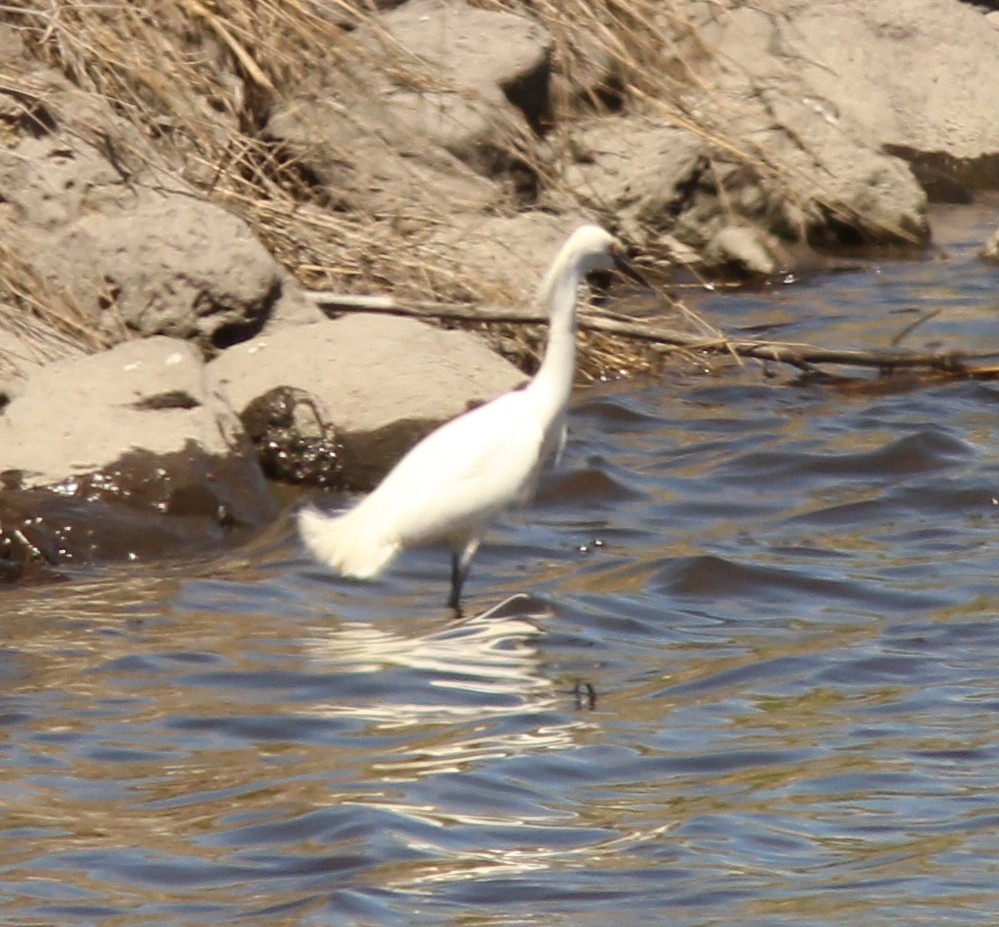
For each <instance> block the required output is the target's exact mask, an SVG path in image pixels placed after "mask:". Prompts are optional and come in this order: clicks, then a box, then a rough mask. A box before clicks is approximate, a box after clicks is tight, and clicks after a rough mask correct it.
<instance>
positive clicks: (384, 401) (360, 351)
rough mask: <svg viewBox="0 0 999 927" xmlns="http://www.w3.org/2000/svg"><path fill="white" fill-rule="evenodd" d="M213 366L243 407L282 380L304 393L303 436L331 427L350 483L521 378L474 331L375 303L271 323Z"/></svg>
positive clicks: (370, 480) (383, 468)
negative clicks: (300, 321)
mask: <svg viewBox="0 0 999 927" xmlns="http://www.w3.org/2000/svg"><path fill="white" fill-rule="evenodd" d="M208 370H209V374H210V376H211V378H212V382H213V384H215V385H216V386H217V388H218V389H219V390H220V391H222V392H223V393H224V394H225V395H226V397H227V398H228V400H229V402H230V404H231V405H232V407H233V408H234V409H237V410H239V411H240V412H244V411H245V410H246V409H247V408H248V407H250V406H251V404H252V403H254V401H256V400H258V399H259V397H261V396H265V395H267V394H269V393H271V391H272V390H274V389H275V388H276V387H285V388H289V389H293V390H296V391H302V392H304V393H306V394H308V396H309V397H311V402H312V406H309V408H308V412H307V411H306V409H305V407H304V406H300V405H299V403H300V402H301V394H300V393H298V392H296V394H295V400H296V407H295V410H294V419H293V420H294V421H300V422H302V423H303V424H304V425H305V427H303V428H302V429H301V431H300V433H299V434H300V437H301V444H300V446H301V447H302V448H307V447H308V445H309V439H310V436H312V438H313V439H314V440H321V441H328V440H329V435H331V434H332V435H335V436H336V441H337V442H338V443H339V445H340V446H341V447H342V449H343V450H342V457H341V459H342V461H343V468H344V469H343V474H344V481H345V484H346V485H348V486H350V487H351V488H356V489H367V488H370V487H371V486H373V485H374V484H375V483H377V482H378V480H379V479H380V478H381V477H382V476H383V475H384V474H385V473H386V472H387V471H388V470H389V469H390V468H391V466H392V465H393V464H394V463H395V462H396V461H397V460H398V459H399V458H400V457H401V456H402V455H403V454H404V453H405V452H406V451H407V450H408V449H409V448H410V447H411V446H412V445H413V444H415V443H416V441H418V440H419V439H420V438H421V437H423V435H425V434H427V433H428V432H429V431H431V430H432V429H433V428H435V427H436V426H437V425H439V424H441V423H442V422H444V421H447V420H448V419H450V418H453V417H454V416H455V415H458V414H459V413H461V412H464V411H465V410H466V409H467V408H469V407H470V406H473V405H476V404H478V403H481V402H483V401H486V400H489V399H491V398H493V396H495V395H498V394H499V393H501V392H505V391H506V390H509V389H511V388H513V387H514V386H516V385H518V384H519V383H521V382H523V380H524V377H523V375H522V374H521V373H520V372H519V371H518V370H517V369H516V368H514V367H513V366H512V365H511V364H509V363H507V362H506V361H505V360H503V359H502V358H500V357H498V356H497V355H496V354H494V353H493V352H492V351H491V350H490V349H489V348H488V347H487V346H486V345H485V344H484V343H483V342H482V341H481V340H480V339H478V338H476V337H475V336H474V335H470V334H467V333H465V332H458V331H443V330H441V329H438V328H433V327H431V326H429V325H426V324H424V323H422V322H418V321H415V320H413V319H405V318H393V317H388V316H378V315H372V314H369V313H360V314H351V315H347V316H344V317H342V318H340V319H337V320H335V321H328V322H322V323H319V324H317V325H300V326H288V327H286V328H281V329H279V330H277V331H273V332H267V333H265V334H263V335H260V336H259V337H257V338H254V339H253V340H252V341H250V342H246V343H243V344H239V345H236V346H234V347H232V348H230V349H229V350H227V351H225V352H224V353H223V354H221V355H220V356H219V357H217V358H216V359H215V360H213V361H212V362H211V363H210V364H209V365H208ZM313 408H314V409H315V410H317V411H318V414H319V419H320V420H319V422H318V423H317V422H316V421H315V420H314V419H313V418H312V416H311V410H312V409H313ZM288 420H289V421H292V419H288Z"/></svg>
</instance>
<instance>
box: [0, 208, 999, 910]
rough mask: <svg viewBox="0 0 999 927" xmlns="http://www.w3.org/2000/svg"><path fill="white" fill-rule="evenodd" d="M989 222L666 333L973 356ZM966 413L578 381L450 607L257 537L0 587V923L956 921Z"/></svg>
mask: <svg viewBox="0 0 999 927" xmlns="http://www.w3.org/2000/svg"><path fill="white" fill-rule="evenodd" d="M993 221H995V214H994V213H989V212H987V211H984V210H976V209H970V210H967V209H966V210H964V211H958V212H951V213H948V214H945V215H944V216H943V217H942V218H941V219H938V228H940V227H942V228H943V229H944V231H945V232H946V234H947V235H948V236H949V237H948V240H947V242H946V247H947V250H948V252H949V254H948V255H947V256H942V257H937V258H936V259H932V260H927V261H920V262H908V263H887V262H885V263H880V264H879V263H874V262H872V263H868V264H865V265H861V266H858V267H857V268H856V269H855V270H853V271H851V272H849V273H843V274H837V275H832V276H822V277H816V278H814V279H812V280H808V281H804V282H799V283H796V284H794V285H789V286H786V287H783V288H777V289H776V290H774V291H768V292H763V293H757V294H741V295H736V296H717V297H711V298H708V299H706V300H705V301H704V302H703V303H701V304H700V305H699V308H700V309H701V311H703V312H705V313H707V314H710V315H711V317H712V319H713V320H714V321H716V322H717V323H718V324H720V325H721V326H723V327H726V328H730V329H732V328H738V327H740V326H745V327H760V326H763V327H768V328H774V326H777V327H776V328H774V330H773V334H774V335H777V336H779V337H781V338H785V339H787V340H792V339H794V340H811V341H816V342H818V343H821V344H867V345H870V344H886V343H888V341H890V339H891V337H893V336H894V334H896V333H897V332H898V331H900V330H901V329H902V328H904V327H905V325H907V324H908V323H909V322H910V321H912V320H913V319H914V318H917V317H919V316H921V315H922V314H923V313H925V312H926V311H928V310H930V309H936V308H942V309H943V310H944V311H943V312H942V314H941V315H940V316H938V317H937V318H935V319H933V320H931V321H929V322H927V323H925V324H924V325H923V326H921V327H920V328H918V329H917V330H916V331H915V332H913V334H912V335H911V336H910V340H909V341H907V343H911V344H912V345H913V346H921V345H925V344H928V343H933V342H934V341H937V342H945V343H948V344H956V346H958V347H962V348H968V347H972V348H980V347H981V346H983V345H989V344H991V345H999V312H997V309H999V305H997V303H999V296H996V294H997V293H999V271H997V270H996V269H994V268H990V267H988V266H987V265H983V264H979V263H978V262H976V261H975V260H974V259H973V247H974V243H975V242H977V241H978V240H979V239H980V238H981V237H984V234H985V231H986V229H987V226H988V224H989V223H990V222H993ZM773 372H774V371H771V373H773ZM997 403H999V385H996V384H990V383H952V384H946V385H935V386H929V387H925V388H915V389H912V388H910V389H900V390H895V391H892V390H886V389H876V390H869V391H857V390H850V391H844V390H841V389H834V388H831V387H828V386H817V385H812V386H792V385H788V384H787V377H786V376H785V375H783V374H781V375H780V376H778V377H772V376H771V377H768V376H766V375H765V371H764V370H763V368H761V367H760V366H759V365H751V364H747V365H746V366H745V367H743V368H741V369H740V368H737V367H732V368H731V369H730V370H727V371H724V372H717V371H716V372H715V373H713V374H711V375H708V376H706V375H703V374H700V373H698V372H697V371H696V369H694V368H693V367H691V366H689V365H688V366H682V365H678V367H677V369H675V370H673V369H671V370H668V371H667V373H666V374H665V375H664V376H663V377H662V378H661V379H659V380H656V381H645V382H640V383H626V384H615V385H608V386H606V387H601V388H597V389H593V390H590V391H588V392H585V393H582V394H580V396H579V397H578V401H577V403H576V407H575V409H574V412H573V419H572V436H571V440H570V444H569V446H568V448H567V451H566V455H565V458H564V460H563V463H562V466H561V468H560V469H559V471H558V472H557V473H555V474H553V475H551V476H550V477H549V478H548V479H547V480H546V482H545V484H544V486H543V489H542V493H541V497H540V498H539V500H538V502H537V504H536V505H535V506H534V507H532V508H531V509H530V510H529V511H527V512H524V513H519V514H513V515H511V516H510V517H508V518H507V519H505V520H504V521H503V523H502V524H501V525H500V526H498V527H497V529H496V530H495V532H494V533H493V534H492V535H491V537H490V540H489V542H488V543H487V544H486V545H485V546H484V548H483V550H482V551H481V553H480V555H479V557H478V559H477V560H476V563H475V565H474V567H473V570H472V574H471V578H470V580H469V583H468V587H467V592H468V602H467V614H466V617H465V618H463V619H460V620H454V619H452V618H451V617H450V616H449V615H448V613H447V611H446V609H444V608H443V604H442V603H443V600H444V598H445V596H446V592H447V561H446V557H445V556H444V555H443V554H442V553H441V552H439V551H437V552H435V551H422V552H416V553H413V554H410V555H407V556H405V557H404V558H403V559H402V560H401V561H400V562H399V563H398V565H397V568H396V569H395V570H393V571H392V573H391V574H389V575H388V576H387V577H386V578H385V579H384V581H382V582H379V583H377V584H374V585H362V584H352V583H346V582H342V581H337V580H334V579H332V578H331V577H330V576H329V575H328V574H327V573H326V572H325V571H324V570H323V569H321V568H319V567H317V566H314V565H312V564H310V563H308V562H306V560H305V559H303V557H302V554H301V551H300V549H299V547H298V546H297V544H296V543H295V541H294V539H293V536H292V533H291V530H290V526H289V523H288V522H287V521H284V522H282V523H280V524H278V525H276V526H275V527H274V528H273V530H271V531H270V532H268V534H267V535H266V536H265V537H262V538H260V539H258V540H257V541H256V542H255V543H254V544H252V545H251V546H250V547H248V548H246V549H245V550H243V551H240V552H238V554H235V555H228V556H226V557H223V558H220V559H219V560H217V561H215V562H209V563H204V562H201V563H174V564H161V565H158V566H153V567H135V566H132V567H129V568H115V569H113V570H112V569H108V570H98V571H95V572H91V573H89V574H87V575H81V576H79V578H78V579H76V580H75V581H72V582H69V583H65V584H60V585H50V586H46V587H36V588H22V589H4V590H3V591H2V607H3V612H4V620H3V625H2V627H3V640H2V642H0V680H2V689H0V731H2V741H0V756H2V767H0V802H2V806H3V809H4V813H3V816H2V819H0V820H2V828H3V831H2V834H3V839H2V842H0V862H2V867H3V868H2V872H0V912H2V920H3V923H5V924H11V925H27V924H32V925H35V924H39V925H40V924H59V925H75V924H101V925H129V927H132V925H145V924H149V925H154V924H155V925H197V924H218V923H229V922H237V923H248V924H268V925H293V924H294V925H319V924H336V925H382V924H385V925H390V924H391V925H394V924H403V923H404V924H407V925H439V924H459V923H460V924H465V925H494V924H504V925H509V924H518V925H521V924H522V925H546V927H550V925H565V927H570V925H571V927H585V925H590V924H593V925H606V924H608V923H612V924H615V925H631V924H636V925H638V924H642V925H645V924H649V923H669V924H671V925H730V924H732V925H734V924H739V925H740V927H744V925H752V927H763V925H802V924H809V925H820V927H824V925H833V924H835V925H854V924H856V925H864V927H873V925H893V927H897V925H903V924H904V925H934V927H938V925H943V924H962V925H964V924H969V925H970V924H990V925H991V924H994V923H995V922H996V918H997V916H999V891H997V886H999V762H997V761H999V622H997V620H996V613H997V609H999V584H997V582H996V579H995V577H996V575H997V573H999V552H997V545H996V542H995V538H996V534H997V530H999V438H997V433H996V427H995V423H996V421H997V417H999V406H997ZM521 593H524V594H526V595H525V596H524V597H522V598H517V599H514V600H513V601H511V602H509V603H508V604H507V605H506V606H505V607H502V608H500V609H499V610H497V611H494V612H492V613H490V614H486V615H481V616H480V615H478V614H477V613H479V612H482V611H485V610H487V609H490V608H492V607H493V606H495V605H496V604H497V603H499V602H501V601H502V600H504V599H506V598H507V597H510V596H517V595H518V594H521Z"/></svg>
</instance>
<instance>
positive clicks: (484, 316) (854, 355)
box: [305, 290, 999, 379]
mask: <svg viewBox="0 0 999 927" xmlns="http://www.w3.org/2000/svg"><path fill="white" fill-rule="evenodd" d="M305 295H306V296H307V297H308V298H309V299H311V300H313V301H314V302H315V303H316V304H318V305H321V306H325V307H327V308H328V309H330V310H333V311H346V312H378V313H384V314H386V315H398V316H409V317H417V318H428V319H444V320H451V321H462V322H483V323H493V324H503V323H506V324H511V323H512V324H525V325H526V324H545V323H546V322H547V321H548V317H547V315H545V314H544V313H541V312H539V311H537V310H536V309H525V310H521V309H511V308H507V307H504V308H499V307H489V306H482V305H479V304H470V303H466V304H450V303H434V302H407V303H401V302H398V301H397V300H395V299H393V298H392V297H390V296H353V295H347V294H343V295H341V294H337V293H327V292H323V291H319V290H307V291H306V293H305ZM579 327H580V329H581V330H583V331H593V332H603V333H604V334H609V335H617V336H619V337H623V338H631V339H634V340H637V341H643V342H646V343H648V344H651V345H654V346H662V347H671V348H678V349H682V350H684V351H688V352H701V353H705V354H731V355H733V356H735V357H738V358H751V359H754V360H760V361H766V362H772V363H777V364H787V365H788V366H791V367H794V368H796V369H798V370H801V371H804V372H806V373H810V374H818V373H822V369H821V368H822V367H823V366H834V367H863V368H868V369H874V370H877V371H878V373H879V374H881V375H882V376H889V375H891V374H893V373H896V372H898V371H901V370H912V371H931V372H933V373H935V374H938V375H940V376H946V377H954V378H958V379H961V378H969V379H992V378H994V377H997V376H999V365H996V364H992V365H988V366H973V365H974V364H975V363H976V362H980V361H985V360H989V359H995V358H999V350H996V351H987V352H982V353H964V352H960V351H950V352H942V353H920V352H914V351H903V350H899V349H897V348H888V349H883V350H877V349H870V350H859V349H829V348H820V347H817V346H815V345H811V344H804V343H794V342H780V341H757V340H752V339H733V338H730V337H728V336H726V335H724V334H723V333H721V332H717V333H714V332H712V333H709V334H696V333H686V332H680V331H677V330H676V329H673V328H670V327H669V326H668V325H666V324H665V323H663V322H662V321H660V320H657V319H652V320H650V319H634V318H629V317H627V316H621V315H616V314H611V313H593V312H587V313H584V314H582V315H581V316H580V318H579Z"/></svg>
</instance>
